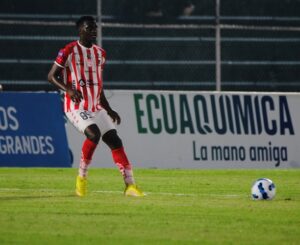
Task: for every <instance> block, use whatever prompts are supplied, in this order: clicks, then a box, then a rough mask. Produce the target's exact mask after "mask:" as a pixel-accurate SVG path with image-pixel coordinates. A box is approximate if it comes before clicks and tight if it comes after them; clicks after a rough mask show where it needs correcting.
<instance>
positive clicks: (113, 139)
mask: <svg viewBox="0 0 300 245" xmlns="http://www.w3.org/2000/svg"><path fill="white" fill-rule="evenodd" d="M102 140H103V142H104V143H105V144H107V145H108V147H109V148H110V149H111V150H114V149H118V148H121V147H122V146H123V143H122V140H121V139H120V137H119V136H118V134H117V130H115V129H112V130H109V131H108V132H106V133H105V134H104V135H103V136H102Z"/></svg>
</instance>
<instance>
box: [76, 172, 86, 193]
mask: <svg viewBox="0 0 300 245" xmlns="http://www.w3.org/2000/svg"><path fill="white" fill-rule="evenodd" d="M86 189H87V179H86V177H81V176H79V175H78V176H77V178H76V195H77V196H80V197H83V196H85V195H86Z"/></svg>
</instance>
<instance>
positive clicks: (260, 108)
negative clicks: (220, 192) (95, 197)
mask: <svg viewBox="0 0 300 245" xmlns="http://www.w3.org/2000/svg"><path fill="white" fill-rule="evenodd" d="M106 96H107V98H108V100H109V102H110V104H111V106H112V108H113V109H115V110H116V111H118V112H119V114H120V116H121V118H122V123H121V125H119V126H118V127H117V129H118V132H119V135H120V136H121V138H122V140H123V143H124V146H125V150H126V152H127V154H128V157H129V159H130V161H131V162H132V164H133V165H134V166H136V167H145V168H206V169H207V168H276V167H278V168H298V167H300V139H299V132H300V131H299V130H300V115H299V108H300V95H299V94H296V93H291V94H277V93H250V92H249V93H230V92H222V93H220V92H185V91H127V90H126V91H121V90H108V91H106ZM298 128H299V129H298ZM66 129H67V135H68V141H69V147H70V149H71V150H72V152H73V156H74V164H73V166H74V167H77V166H78V163H79V158H80V152H81V144H82V142H83V140H84V136H82V135H80V134H79V133H78V132H77V131H76V130H75V128H73V126H71V125H70V124H69V123H68V124H67V125H66ZM92 166H94V167H114V165H113V162H112V159H111V154H110V150H109V148H108V147H107V146H106V145H104V144H103V142H101V143H100V145H99V146H98V148H97V150H96V152H95V154H94V158H93V161H92Z"/></svg>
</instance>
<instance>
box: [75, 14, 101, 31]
mask: <svg viewBox="0 0 300 245" xmlns="http://www.w3.org/2000/svg"><path fill="white" fill-rule="evenodd" d="M86 21H96V20H95V18H94V17H93V16H90V15H85V16H81V17H80V18H79V20H77V21H76V27H77V29H79V28H80V27H81V26H82V24H83V23H84V22H86Z"/></svg>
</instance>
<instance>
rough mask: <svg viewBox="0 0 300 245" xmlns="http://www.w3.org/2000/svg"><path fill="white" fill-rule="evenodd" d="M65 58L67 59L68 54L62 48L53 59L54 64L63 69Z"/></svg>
mask: <svg viewBox="0 0 300 245" xmlns="http://www.w3.org/2000/svg"><path fill="white" fill-rule="evenodd" d="M67 58H68V52H67V50H66V48H63V49H61V50H59V52H58V54H57V57H56V59H55V63H56V64H57V65H58V66H60V67H65V65H66V61H67Z"/></svg>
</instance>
